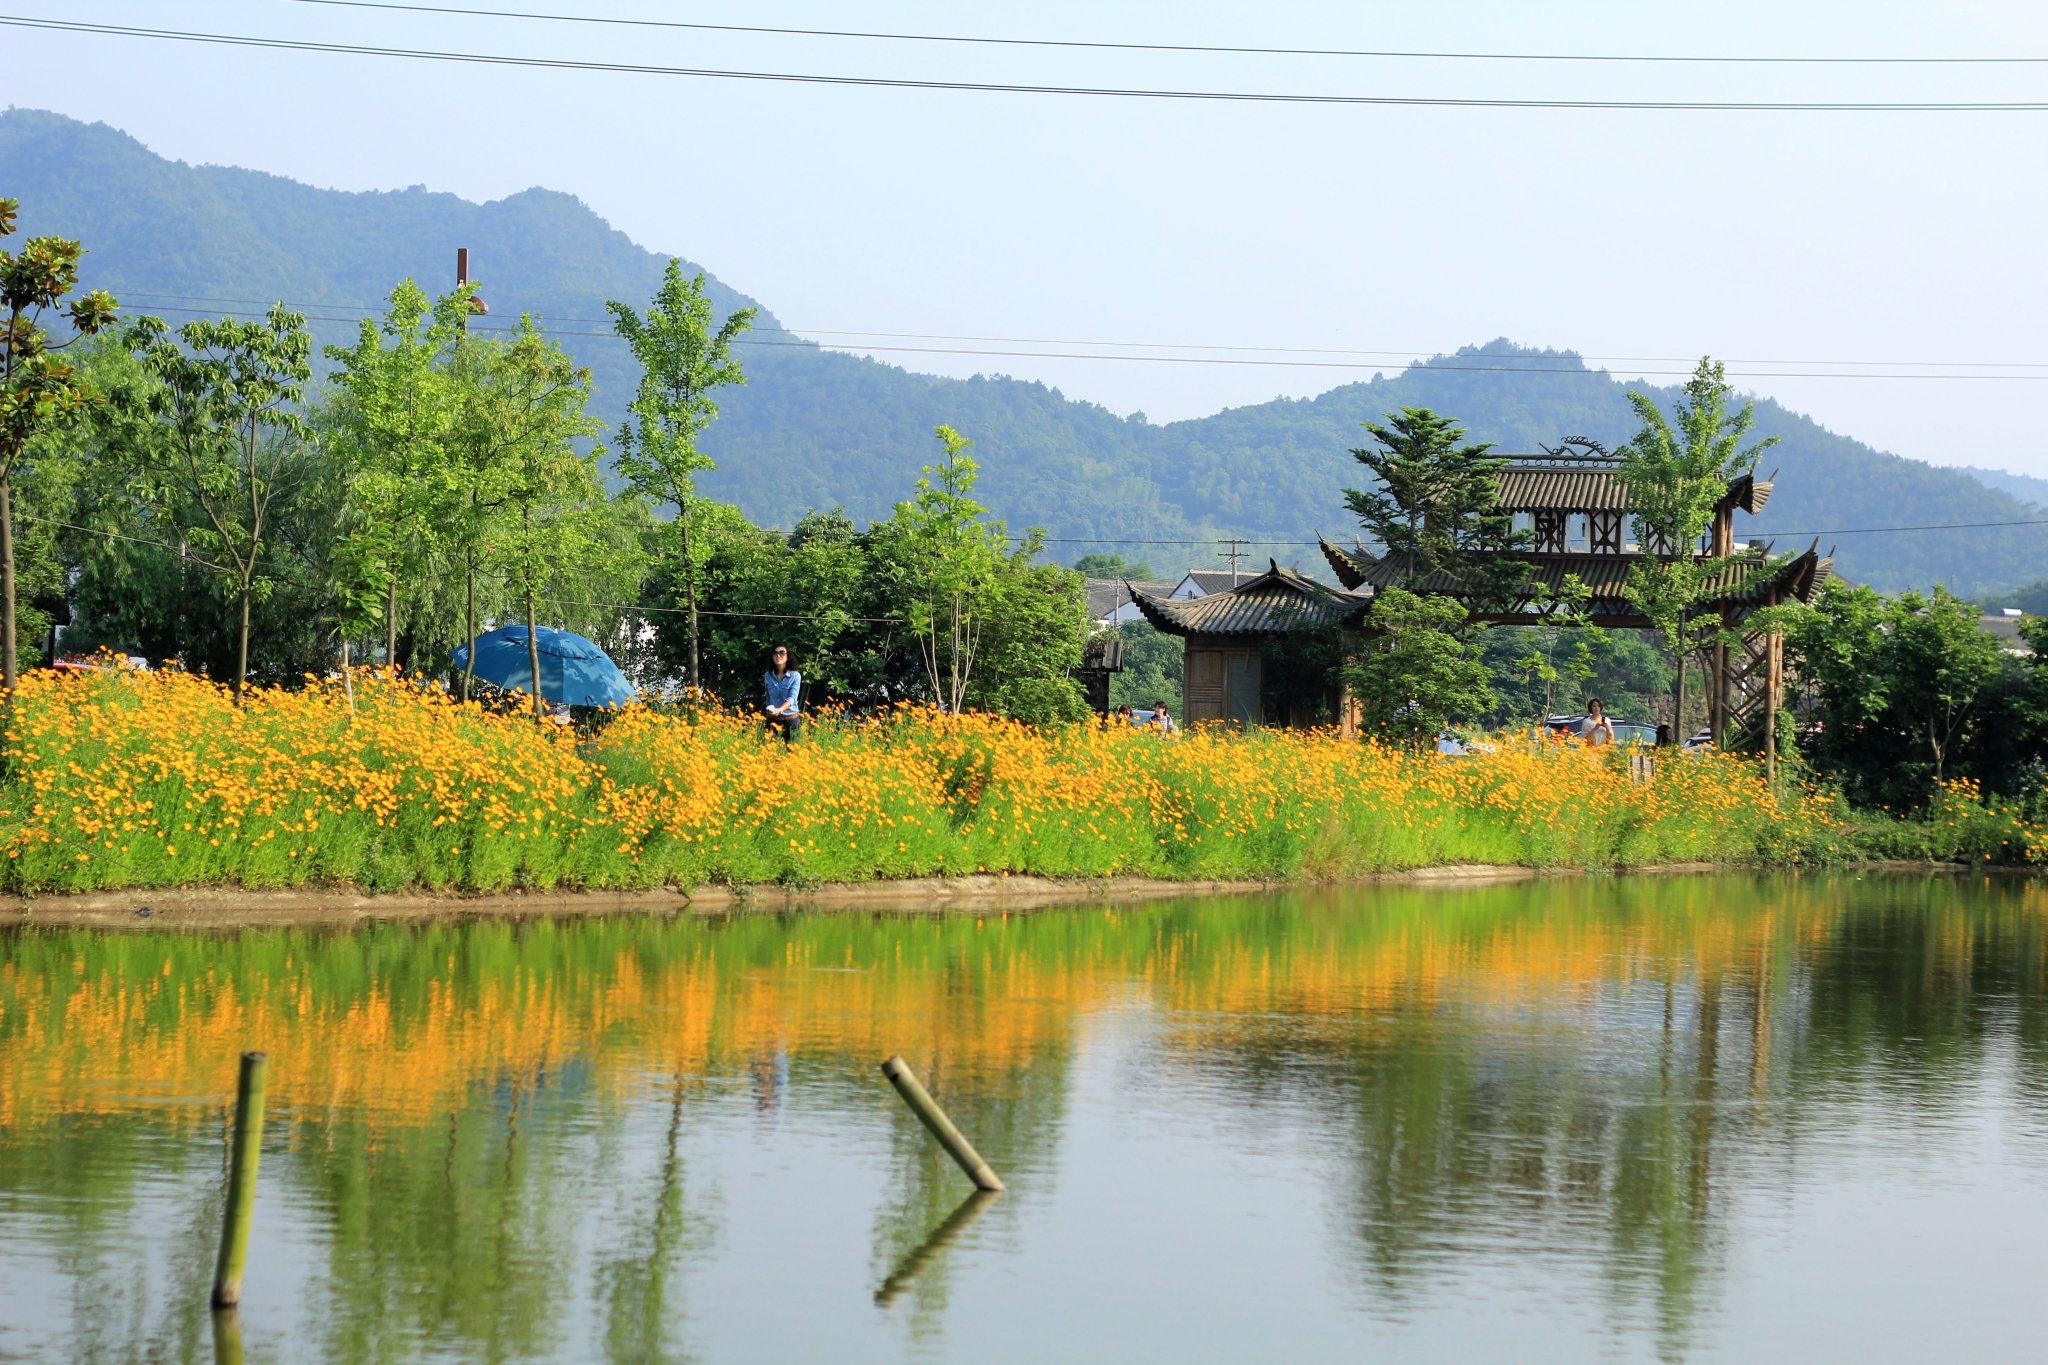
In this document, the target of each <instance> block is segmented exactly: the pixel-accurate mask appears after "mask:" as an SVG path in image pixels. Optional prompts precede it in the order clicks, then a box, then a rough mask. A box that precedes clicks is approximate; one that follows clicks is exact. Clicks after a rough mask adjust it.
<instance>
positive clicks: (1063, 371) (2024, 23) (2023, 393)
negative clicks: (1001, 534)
mask: <svg viewBox="0 0 2048 1365" xmlns="http://www.w3.org/2000/svg"><path fill="white" fill-rule="evenodd" d="M463 2H464V0H456V3H463ZM484 3H490V0H484ZM493 7H497V8H503V9H527V10H534V11H553V12H556V13H574V14H582V15H602V16H613V17H637V18H647V19H665V20H680V21H689V22H698V23H723V24H735V23H737V24H759V25H776V26H795V27H829V28H856V29H865V30H887V31H892V32H898V33H918V34H951V35H984V36H1002V37H1024V38H1044V39H1077V40H1089V41H1106V42H1145V43H1192V44H1220V45H1256V46H1265V47H1272V46H1298V47H1314V48H1322V49H1327V48H1369V49H1375V50H1390V49H1391V50H1402V51H1414V50H1431V51H1463V52H1472V51H1481V52H1515V53H1570V54H1662V55H1685V56H1708V55H1711V56H1771V57H1812V56H1829V57H1845V56H1863V57H1929V56H1952V57H2005V58H2009V57H2037V58H2048V6H2043V5H2040V4H2033V5H2021V4H2003V5H1998V4H1979V5H1967V4H1954V3H1949V4H1942V5H1928V4H1911V5H1907V4H1894V5H1884V4H1874V3H1871V2H1870V0H1858V2H1857V3H1853V4H1851V3H1819V2H1817V0H1809V2H1808V3H1802V4H1796V5H1795V4H1786V3H1783V0H1779V2H1778V3H1771V4H1738V3H1728V2H1727V0H1721V3H1717V4H1714V5H1707V6H1702V5H1698V4H1687V5H1679V4H1669V5H1663V4H1659V5H1652V4H1646V3H1641V2H1640V0H1638V3H1632V4H1562V3H1558V4H1544V3H1537V2H1536V0H1511V2H1509V3H1483V2H1481V0H1465V2H1464V3H1457V2H1455V0H1450V2H1443V0H1440V2H1439V3H1433V4H1421V3H1415V0H1408V2H1407V3H1400V4H1364V3H1353V4H1315V3H1295V4H1286V3H1278V2H1276V0H1262V3H1259V4H1256V5H1251V4H1242V5H1216V4H1208V5H1204V4H1191V3H1185V2H1177V3H1172V4H1140V3H1127V4H1117V3H1100V2H1099V0H1098V3H1093V4H1036V5H1020V4H1009V5H1001V6H997V5H967V4H958V3H956V4H948V5H938V4H924V5H919V4H869V5H806V4H797V3H780V4H778V3H762V2H760V0H757V2H756V3H753V4H747V5H739V4H733V3H725V4H717V3H702V4H683V3H655V2H654V0H595V3H584V4H576V3H572V0H495V5H494V6H493ZM5 11H6V12H7V13H10V14H17V15H37V16H43V17H50V18H62V19H68V20H73V21H89V22H103V23H112V24H132V25H145V26H153V27H175V28H181V29H188V30H204V31H209V32H216V33H229V34H240V35H258V36H266V37H291V38H312V39H319V40H325V41H336V42H349V43H357V44H374V45H380V46H403V47H416V48H435V49H443V50H461V51H469V52H483V53H493V54H517V55H528V56H532V55H538V56H548V57H575V58H583V59H590V60H598V61H609V62H636V63H654V64H661V65H669V66H688V67H695V68H721V69H744V70H750V71H768V72H792V73H814V74H831V75H844V76H868V77H911V78H918V79H936V80H964V81H983V82H988V81H993V82H1004V83H1029V84H1052V85H1089V86H1116V87H1145V88H1177V89H1200V90H1228V91H1260V92H1296V93H1315V94H1345V95H1386V94H1402V95H1430V96H1454V97H1482V98H1494V97H1500V98H1557V97H1562V98H1571V99H1577V98H1590V99H1601V100H1617V99H1619V100H1626V99H1646V100H1679V99H1699V100H1709V101H1759V100H1763V101H1940V100H1962V101H2003V100H2014V101H2041V100H2048V62H2036V63H2032V64H2001V65H1985V64H1976V65H1957V66H1928V65H1900V64H1892V65H1864V66H1851V65H1802V64H1777V65H1725V64H1715V65H1695V64H1669V63H1664V64H1626V63H1590V62H1547V61H1546V62H1526V61H1521V62H1514V61H1474V60H1414V59H1384V58H1363V57H1326V56H1285V57H1282V56H1254V55H1242V54H1237V55H1222V54H1168V53H1156V52H1128V51H1125V52H1106V51H1086V50H1074V49H1058V48H1045V47H1021V46H1009V47H1000V46H969V45H958V44H938V43H920V42H900V41H878V40H871V39H858V38H822V37H789V36H772V35H736V34H716V33H705V32H694V31H686V30H660V29H649V28H638V29H634V28H616V27H605V26H598V25H585V24H563V23H542V22H533V21H526V20H516V19H502V18H478V17H457V16H429V15H417V14H404V13H393V12H381V11H376V10H365V9H353V10H352V9H336V8H331V7H322V6H317V5H310V4H304V3H298V2H296V0H241V2H240V3H221V2H214V0H196V2H195V3H172V2H171V0H155V2H154V3H138V2H136V0H62V3H55V2H54V0H12V3H10V4H8V5H7V6H5ZM0 45H4V48H5V51H6V53H7V60H6V63H5V69H6V71H7V73H8V86H7V89H6V91H5V93H4V96H0V98H5V99H6V100H8V101H9V102H11V103H14V104H20V105H26V106H32V107H39V108H49V109H55V110H58V111H61V112H63V113H66V114H70V115H73V116H75V117H78V118H83V119H88V120H105V121H106V122H108V123H110V124H113V125H115V126H116V127H119V128H123V129H125V130H127V131H129V132H131V133H133V134H135V135H136V136H137V137H139V138H140V139H142V141H144V142H145V143H147V144H148V145H149V146H150V147H152V148H154V149H155V150H156V151H158V152H160V153H162V154H164V155H166V156H170V157H174V158H180V159H183V160H186V161H191V162H219V163H226V164H232V165H238V166H250V167H256V168H259V169H263V170H268V171H274V172H277V173H279V174H282V175H288V176H292V177H295V178H297V179H301V180H306V181H310V182H312V183H315V184H318V185H324V186H333V187H337V188H344V189H376V188H393V187H399V186H404V185H410V184H422V183H423V184H425V185H427V186H429V187H431V188H434V189H446V190H452V191H455V192H456V193H459V194H462V195H464V196H466V197H469V198H473V199H492V198H498V197H501V196H503V195H506V194H509V193H512V192H515V191H517V190H520V189H523V188H526V187H527V186H531V185H545V186H548V187H550V188H554V189H560V190H567V191H570V192H572V193H574V194H577V195H579V196H581V197H582V198H583V199H584V200H585V201H586V202H587V203H589V204H590V205H591V207H592V208H594V209H595V210H596V211H597V212H599V213H600V214H602V215H603V216H604V217H606V218H608V219H609V220H611V222H613V223H614V224H616V225H617V226H618V227H620V228H622V229H624V230H625V231H626V232H627V233H629V234H630V235H631V236H632V237H633V238H634V239H635V240H637V241H639V242H641V243H643V244H645V245H647V246H650V247H653V248H656V249H658V250H664V251H675V252H678V253H680V254H683V255H685V256H688V257H690V258H691V259H694V260H696V261H699V262H701V263H703V264H704V265H705V266H706V267H708V268H710V269H712V270H713V271H715V272H717V273H718V274H719V275H720V276H722V277H723V278H724V279H725V280H727V281H728V282H729V283H731V284H732V285H734V286H735V287H737V288H739V289H742V290H745V291H746V292H748V293H751V294H753V295H755V296H756V297H758V298H759V299H761V300H762V302H764V303H765V304H767V305H768V306H769V307H771V308H773V309H774V310H775V311H776V312H777V313H778V314H780V316H781V317H782V318H783V319H784V320H785V321H786V322H787V323H789V324H790V325H791V326H793V327H795V328H796V329H797V330H799V331H805V332H809V333H811V334H813V335H818V336H820V339H822V340H826V341H833V340H835V339H838V340H844V341H849V342H850V341H851V340H852V338H850V337H849V338H834V337H830V336H824V335H823V334H824V333H827V332H833V333H848V334H852V333H862V334H867V340H868V341H870V342H871V343H875V344H881V343H884V342H886V344H890V345H898V346H913V347H915V346H935V347H959V348H964V349H979V350H1020V349H1034V348H1030V347H1021V346H1017V345H1015V344H1012V343H1009V342H1002V343H994V344H991V343H985V342H953V341H917V340H903V339H896V340H889V339H886V338H882V337H879V336H876V335H874V334H878V333H921V334H936V335H941V336H948V337H980V338H1046V339H1052V340H1054V341H1063V342H1082V343H1090V344H1088V345H1085V346H1079V347H1069V348H1068V349H1079V350H1083V351H1086V352H1088V353H1089V354H1091V355H1094V354H1103V353H1105V352H1104V347H1103V346H1102V345H1101V344H1100V343H1113V342H1117V343H1122V342H1128V343H1146V344H1147V347H1145V348H1141V349H1138V350H1137V351H1135V352H1134V353H1136V354H1149V355H1156V354H1160V353H1161V352H1160V350H1159V347H1160V346H1161V345H1162V344H1171V345H1175V346H1210V347H1257V348H1287V347H1306V348H1325V349H1336V350H1347V351H1356V352H1366V353H1381V352H1384V353H1388V354H1385V355H1379V354H1364V355H1356V356H1350V357H1336V358H1339V359H1344V360H1345V361H1346V362H1347V363H1350V364H1355V365H1362V366H1364V367H1365V368H1363V369H1362V370H1357V369H1342V368H1305V367H1299V366H1293V365H1244V364H1227V365H1225V364H1183V363H1157V362H1150V361H1136V360H1128V361H1125V360H1086V359H1066V360H1061V359H1042V358H1027V357H1017V356H1004V357H996V356H986V355H982V356H975V355H957V354H917V353H907V352H879V351H878V352H875V353H876V354H878V355H881V356H882V357H883V358H886V359H890V360H894V361H896V362H898V363H903V364H906V365H908V366H910V367H911V368H913V369H920V370H927V371H937V372H941V373H950V374H970V373H973V372H975V371H977V370H980V371H988V372H1003V373H1010V374H1016V375H1019V376H1025V377H1033V378H1040V379H1044V380H1045V381H1046V382H1048V383H1052V384H1057V385H1058V386H1059V387H1060V388H1061V389H1063V390H1064V391H1065V392H1066V393H1067V394H1069V395H1070V396H1074V397H1081V398H1087V399H1091V400H1094V401H1096V402H1099V403H1102V404H1104V405H1106V406H1107V407H1110V408H1112V409H1114V410H1116V411H1118V412H1124V413H1127V412H1130V411H1131V410H1133V409H1142V410H1143V411H1145V412H1146V413H1148V414H1150V416H1151V417H1152V418H1153V419H1154V420H1155V421H1156V420H1166V419H1170V418H1175V417H1186V416H1193V415H1198V414H1203V413H1209V412H1214V411H1216V410H1217V409H1219V408H1223V407H1227V406H1233V405H1236V404H1242V403H1247V402H1257V401H1262V400H1264V399H1267V398H1271V397H1273V396H1274V395H1275V394H1289V395H1306V394H1312V393H1317V392H1321V391H1322V390H1324V389H1327V388H1330V387H1332V386H1334V385H1336V384H1339V383H1343V382H1346V381H1348V380H1350V379H1354V378H1360V377H1369V376H1370V374H1371V373H1372V369H1373V368H1375V367H1384V368H1388V369H1392V368H1394V367H1396V366H1397V365H1398V363H1399V362H1400V360H1401V359H1403V358H1405V357H1406V356H1409V355H1413V354H1426V353H1430V352H1434V351H1439V350H1449V349H1454V348H1456V347H1457V346H1460V345H1463V344H1467V343H1473V342H1483V341H1486V340H1488V339H1490V338H1493V337H1496V336H1503V335H1504V336H1507V337H1510V338H1513V339H1514V340H1516V341H1518V342H1522V343H1525V344H1532V345H1547V346H1557V347H1567V348H1571V349H1573V350H1577V351H1580V352H1582V353H1583V354H1585V355H1586V356H1587V357H1589V359H1590V358H1600V359H1598V360H1596V362H1595V363H1600V364H1604V365H1606V366H1607V367H1608V368H1610V369H1612V370H1613V371H1614V372H1615V373H1617V374H1620V375H1638V374H1654V375H1657V376H1660V377H1662V376H1666V375H1669V374H1671V373H1673V372H1677V371H1683V370H1684V369H1685V368H1686V367H1687V361H1686V360H1685V358H1686V357H1696V356H1698V355H1700V354H1701V353H1703V352H1711V353H1712V354H1714V355H1716V356H1721V357H1726V358H1727V359H1728V360H1729V361H1730V363H1731V369H1732V370H1734V371H1735V372H1737V373H1738V374H1740V375H1742V376H1744V377H1743V378H1742V379H1741V381H1740V382H1741V383H1743V384H1744V385H1745V386H1747V387H1750V388H1753V389H1754V390H1756V391H1757V392H1759V393H1766V394H1770V395H1772V396H1775V397H1777V398H1779V399H1781V400H1783V401H1784V402H1786V403H1787V404H1789V405H1790V406H1792V407H1794V408H1797V409H1800V410H1802V411H1806V412H1810V413H1812V414H1813V415H1814V416H1815V417H1817V418H1818V419H1819V420H1821V421H1822V422H1824V423H1826V424H1827V425H1828V426H1830V427H1832V428H1834V429H1836V430H1839V431H1843V432H1847V433H1849V434H1851V435H1854V436H1857V437H1860V438H1862V439H1864V440H1867V441H1870V442H1871V443H1873V444H1875V445H1877V446H1879V447H1881V448H1884V449H1889V450H1893V451H1896V452H1898V453H1900V454H1904V455H1910V456H1914V457H1917V458H1921V459H1927V460H1932V461H1935V462H1937V463H1947V464H1982V465H1989V466H1994V467H2004V468H2009V469H2014V470H2019V471H2023V472H2028V473H2035V474H2042V475H2048V436H2044V430H2043V428H2044V420H2043V415H2042V406H2043V405H2042V399H2043V397H2044V396H2048V340H2044V338H2043V337H2042V334H2041V332H2042V329H2041V326H2040V315H2041V311H2042V299H2043V282H2044V281H2043V274H2044V266H2043V257H2044V252H2048V234H2044V232H2043V221H2042V220H2043V212H2042V210H2043V199H2044V180H2043V174H2042V172H2043V155H2042V154H2043V151H2044V148H2048V110H2044V111H2041V112H1991V113H1984V112H1945V113H1928V112H1874V113H1839V112H1827V113H1811V112H1747V111H1745V112H1658V111H1647V112H1646V111H1629V110H1530V109H1494V110H1488V109H1459V108H1416V107H1396V108H1389V107H1355V106H1351V107H1339V106H1328V105H1278V104H1270V103H1268V104H1248V103H1219V102H1193V101H1167V100H1137V99H1114V98H1101V97H1080V96H1065V95H1025V94H989V93H970V92H938V91H921V90H889V89H864V88H849V87H844V86H818V85H795V84H787V83H765V82H751V81H735V80H719V79H704V78H682V77H673V76H628V75H618V74H591V73H571V72H546V71H535V70H530V69H511V68H492V67H481V66H467V65H449V64H440V63H428V62H419V61H407V60H397V59H385V58H370V57H361V56H343V55H314V54H302V53H288V52H277V51H259V50H246V49H231V48H221V47H207V46H199V45H191V44H182V43H168V42H161V41H151V40H144V39H136V38H125V37H106V36H79V35H60V34H53V33H47V32H35V31H28V30H23V29H18V28H16V29H0ZM1037 349H1043V348H1037ZM1055 349H1057V348H1055ZM1173 354H1179V355H1194V356H1208V357H1214V358H1225V359H1250V358H1258V359H1265V360H1299V359H1303V358H1304V357H1301V356H1289V355H1287V354H1285V353H1284V352H1280V351H1276V350H1269V351H1247V352H1235V353H1232V352H1223V353H1219V352H1214V351H1210V352H1202V351H1176V352H1173ZM1307 358H1311V359H1327V358H1332V357H1326V356H1314V357H1307ZM2029 366H2031V367H2032V368H2027V367H2029ZM1944 367H1954V368H1944ZM1845 370H1849V371H1858V372H1860V373H1862V374H1864V375H1879V376H1885V377H1854V378H1850V377H1839V376H1840V375H1841V374H1842V373H1843V372H1844V371H1845ZM1823 374H1824V375H1826V376H1828V377H1813V376H1817V375H1823ZM1929 374H1937V375H1949V376H1956V375H1960V376H1965V377H1943V378H1927V377H1902V376H1908V375H1916V376H1924V375H1929ZM1986 375H1995V376H1998V377H1983V376H1986ZM2014 375H2018V376H2041V377H2039V378H2036V377H2017V378H2015V377H2008V376H2014Z"/></svg>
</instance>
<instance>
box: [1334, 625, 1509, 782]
mask: <svg viewBox="0 0 2048 1365" xmlns="http://www.w3.org/2000/svg"><path fill="white" fill-rule="evenodd" d="M1464 620H1465V609H1464V608H1463V607H1462V606H1460V605H1459V604H1458V603H1457V602H1455V601H1453V600H1452V599H1451V598H1448V597H1419V596H1417V595H1416V594H1414V593H1412V592H1408V591H1406V590H1404V589H1401V588H1388V589H1386V590H1385V591H1384V592H1381V593H1380V594H1378V595H1377V596H1376V597H1374V598H1373V604H1372V615H1371V617H1370V618H1369V619H1368V625H1369V627H1370V631H1371V633H1370V634H1369V635H1368V636H1367V637H1366V640H1365V642H1364V644H1363V646H1362V648H1361V649H1360V652H1359V655H1358V657H1357V660H1356V662H1354V663H1353V664H1352V665H1351V666H1350V667H1348V668H1346V669H1345V671H1344V679H1345V681H1346V682H1347V683H1349V684H1350V685H1351V693H1352V696H1354V697H1355V698H1357V700H1358V703H1359V706H1360V708H1361V709H1362V710H1363V711H1364V713H1365V722H1366V724H1367V725H1368V726H1369V727H1372V728H1374V729H1376V730H1378V731H1379V732H1380V733H1381V734H1383V735H1385V736H1387V737H1389V738H1391V739H1393V740H1395V741H1397V742H1399V743H1402V744H1405V745H1409V746H1411V747H1415V748H1428V747H1429V746H1430V745H1431V744H1433V743H1434V742H1435V740H1436V737H1437V736H1438V735H1439V734H1441V733H1442V732H1443V729H1444V727H1445V726H1446V725H1448V724H1450V723H1451V722H1452V721H1454V720H1463V719H1467V718H1469V717H1473V716H1479V715H1484V714H1485V713H1487V712H1489V711H1491V710H1492V709H1493V708H1494V695H1493V689H1492V688H1491V687H1490V686H1489V685H1488V676H1487V669H1486V665H1485V664H1483V663H1481V662H1480V661H1479V660H1478V659H1476V658H1474V657H1472V650H1471V648H1470V646H1468V645H1467V644H1466V643H1465V642H1464V641H1463V640H1461V639H1459V638H1458V628H1459V627H1460V626H1461V625H1462V624H1464Z"/></svg>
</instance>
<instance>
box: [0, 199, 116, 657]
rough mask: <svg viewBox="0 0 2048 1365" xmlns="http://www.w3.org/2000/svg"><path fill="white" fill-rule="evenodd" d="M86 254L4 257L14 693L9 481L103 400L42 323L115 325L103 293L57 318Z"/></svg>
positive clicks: (15, 216) (0, 474)
mask: <svg viewBox="0 0 2048 1365" xmlns="http://www.w3.org/2000/svg"><path fill="white" fill-rule="evenodd" d="M20 213H21V204H20V202H19V201H18V200H15V199H0V238H4V237H11V236H13V235H14V234H15V233H16V232H17V231H19V230H20V229H19V225H18V220H19V217H20ZM84 254H85V248H84V247H83V246H82V245H80V244H79V243H78V242H75V241H70V240H68V239H66V238H62V237H31V238H30V239H29V240H28V241H27V242H25V243H23V244H22V247H21V250H20V251H7V250H0V314H4V315H5V319H4V322H0V682H4V684H5V686H6V687H7V689H8V690H9V691H12V690H13V688H14V680H15V669H16V666H17V659H16V639H15V633H16V630H17V628H18V626H19V624H20V622H19V621H18V620H17V615H18V611H19V603H18V602H17V600H16V598H17V588H16V584H15V565H16V559H15V549H14V509H13V506H12V500H13V488H12V480H13V478H14V476H15V474H16V472H17V469H18V467H19V466H20V465H21V463H22V461H23V459H24V457H25V456H26V455H27V453H28V450H29V447H30V445H31V444H32V443H33V442H35V441H36V439H37V438H38V437H42V436H47V435H52V434H55V433H56V432H58V431H61V430H63V429H64V428H65V427H66V426H68V425H70V424H71V423H73V422H76V421H77V420H78V419H79V417H80V416H82V415H83V414H84V412H85V410H86V409H87V408H88V407H89V406H90V405H91V404H93V403H94V402H97V401H98V400H99V397H100V395H99V393H98V392H97V391H96V390H95V389H93V388H92V386H91V385H90V384H88V383H86V382H85V381H84V380H83V378H82V377H81V376H80V375H79V373H78V369H77V367H76V366H74V365H72V364H70V363H69V362H68V361H66V360H65V359H63V358H62V356H61V355H60V354H59V353H60V352H61V351H63V349H64V347H65V346H67V345H70V344H71V343H70V342H64V343H53V342H52V341H51V340H50V334H49V332H48V331H46V330H45V329H44V327H43V321H44V317H45V315H47V314H57V315H59V316H61V317H63V319H64V320H65V321H66V322H67V323H69V324H70V326H71V328H72V331H73V333H74V340H75V339H76V338H77V337H84V336H91V335H92V334H94V333H95V332H98V331H100V330H102V329H104V328H106V327H108V326H110V325H112V323H113V321H114V307H115V305H114V299H113V296H112V295H110V294H108V293H107V292H106V291H104V290H99V289H95V290H93V291H91V292H90V293H87V294H85V295H83V296H82V297H80V298H76V299H73V300H72V301H71V302H70V303H69V304H68V305H63V307H62V309H61V312H60V311H59V306H60V305H61V304H63V300H64V298H65V296H66V295H68V294H70V293H71V291H72V290H74V289H76V288H77V287H78V258H79V257H80V256H82V255H84ZM38 567H41V566H40V565H39V566H38ZM32 624H40V623H39V622H37V623H32Z"/></svg>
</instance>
